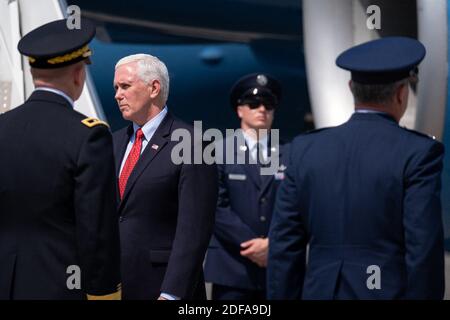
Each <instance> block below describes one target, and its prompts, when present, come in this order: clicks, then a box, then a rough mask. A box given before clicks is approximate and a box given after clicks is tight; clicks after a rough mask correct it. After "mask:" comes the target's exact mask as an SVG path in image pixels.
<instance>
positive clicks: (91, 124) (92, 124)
mask: <svg viewBox="0 0 450 320" xmlns="http://www.w3.org/2000/svg"><path fill="white" fill-rule="evenodd" d="M81 123H82V124H84V125H85V126H86V127H89V128H92V127H95V126H99V125H104V126H107V127H108V128H109V125H108V124H107V123H106V122H105V121H101V120H98V119H96V118H91V117H89V118H86V119H84V120H81Z"/></svg>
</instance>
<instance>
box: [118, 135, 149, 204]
mask: <svg viewBox="0 0 450 320" xmlns="http://www.w3.org/2000/svg"><path fill="white" fill-rule="evenodd" d="M143 137H144V133H143V132H142V129H141V128H139V129H138V130H137V131H136V139H135V140H134V143H133V147H132V148H131V151H130V154H129V155H128V158H127V161H125V165H124V166H123V168H122V172H121V174H120V177H119V192H120V199H122V198H123V193H124V192H125V187H126V186H127V181H128V178H129V177H130V174H131V172H133V169H134V166H135V165H136V162H138V160H139V156H140V155H141V149H142V138H143Z"/></svg>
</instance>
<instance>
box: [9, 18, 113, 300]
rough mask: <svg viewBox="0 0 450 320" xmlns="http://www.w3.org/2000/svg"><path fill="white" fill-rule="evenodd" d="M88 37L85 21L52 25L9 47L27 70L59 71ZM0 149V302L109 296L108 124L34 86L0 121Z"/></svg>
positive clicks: (82, 55) (81, 51) (78, 57)
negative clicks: (14, 48) (76, 27)
mask: <svg viewBox="0 0 450 320" xmlns="http://www.w3.org/2000/svg"><path fill="white" fill-rule="evenodd" d="M94 33H95V29H94V27H93V26H92V25H90V24H89V23H88V22H87V21H82V24H81V29H79V30H69V29H67V27H66V23H65V20H59V21H55V22H51V23H49V24H46V25H44V26H42V27H40V28H38V29H36V30H34V31H32V32H30V33H29V34H28V35H26V36H25V37H24V38H23V39H22V40H21V41H20V42H19V50H20V51H21V52H22V53H23V54H25V55H27V56H28V57H29V61H30V65H31V67H33V68H41V69H48V68H59V67H61V66H66V65H70V64H72V63H74V62H78V61H82V60H84V59H87V58H88V57H89V55H90V50H89V48H88V47H87V43H88V42H89V41H90V40H91V39H92V38H93V36H94ZM43 44H45V45H43ZM0 150H1V157H0V181H1V182H0V299H45V300H53V299H58V300H59V299H86V298H99V296H101V297H102V298H111V299H113V298H114V299H115V298H118V297H119V296H120V284H119V283H120V270H119V265H120V252H119V231H118V222H117V215H116V208H115V196H116V186H115V178H114V176H115V175H114V174H115V172H114V158H113V149H112V137H111V133H110V131H109V128H108V126H107V125H106V124H105V123H104V122H102V121H100V120H97V119H93V118H87V117H86V116H84V115H82V114H80V113H78V112H76V111H74V110H73V101H72V100H71V98H70V97H68V96H67V95H66V94H65V93H64V92H62V91H60V90H56V89H54V88H37V90H35V91H34V92H33V93H32V94H31V96H30V97H29V98H28V99H27V101H26V102H25V103H24V104H23V105H21V106H19V107H17V108H15V109H13V110H11V111H9V112H7V113H5V114H2V115H0ZM86 294H87V295H88V296H86Z"/></svg>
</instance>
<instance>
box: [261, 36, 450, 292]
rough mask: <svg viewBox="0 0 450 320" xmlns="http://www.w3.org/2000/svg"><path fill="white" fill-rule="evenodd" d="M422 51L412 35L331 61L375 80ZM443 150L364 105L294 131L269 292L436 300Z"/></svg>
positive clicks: (394, 76)
mask: <svg viewBox="0 0 450 320" xmlns="http://www.w3.org/2000/svg"><path fill="white" fill-rule="evenodd" d="M424 55H425V48H424V47H423V45H422V44H420V43H419V42H418V41H416V40H413V39H409V38H385V39H381V40H376V41H373V42H369V43H367V44H363V45H360V46H357V47H355V48H352V49H350V50H349V51H347V52H344V53H343V54H342V55H341V56H340V58H339V59H338V60H337V63H338V65H339V66H341V67H343V68H345V69H348V70H350V71H352V79H353V81H357V82H359V83H365V84H371V83H372V84H376V83H380V81H381V82H382V81H385V82H392V81H397V80H399V79H404V78H407V77H408V74H409V72H410V71H411V70H413V69H414V68H415V67H416V66H417V65H418V64H419V62H420V61H421V60H422V59H423V57H424ZM443 154H444V147H443V145H442V144H441V143H439V142H437V141H435V140H434V139H432V138H430V137H428V136H426V135H423V134H421V133H418V132H415V131H412V130H408V129H404V128H402V127H400V126H399V125H398V123H397V122H396V120H394V119H393V118H392V117H391V116H389V115H388V114H386V113H380V112H373V111H370V110H365V111H361V112H356V113H355V114H353V116H352V117H351V118H350V120H348V121H347V122H346V123H344V124H343V125H340V126H338V127H334V128H327V129H322V130H317V131H313V132H311V133H308V134H305V135H302V136H299V137H297V138H296V139H295V140H294V141H293V142H292V145H291V156H290V163H291V165H290V167H289V168H288V170H287V172H286V178H285V180H284V181H283V183H282V185H281V186H280V189H279V193H278V196H277V200H276V204H275V211H274V217H273V219H272V226H271V230H270V235H269V237H270V239H271V243H270V249H269V263H268V296H269V298H271V299H298V298H301V297H303V298H304V299H441V298H442V297H443V294H444V256H443V255H444V251H443V227H442V220H441V219H442V217H441V203H440V190H441V180H440V176H441V172H442V158H443ZM307 244H309V255H308V259H306V247H307ZM306 260H308V263H307V266H306V263H305V262H306Z"/></svg>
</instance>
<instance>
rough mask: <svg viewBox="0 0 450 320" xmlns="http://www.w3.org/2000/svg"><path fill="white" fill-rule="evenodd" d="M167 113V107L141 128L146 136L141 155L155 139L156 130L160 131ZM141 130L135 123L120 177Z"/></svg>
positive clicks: (143, 140) (121, 166) (143, 139)
mask: <svg viewBox="0 0 450 320" xmlns="http://www.w3.org/2000/svg"><path fill="white" fill-rule="evenodd" d="M167 111H168V109H167V106H165V107H164V109H162V110H161V112H160V113H158V114H157V115H156V117H154V118H152V119H150V121H148V122H147V123H146V124H144V125H143V126H142V127H141V129H142V133H143V134H144V137H143V138H142V148H141V154H142V152H144V150H145V148H146V147H147V144H148V142H149V141H150V139H151V138H152V137H153V135H154V134H155V131H156V129H158V127H159V125H160V124H161V122H162V121H163V119H164V117H165V116H166V114H167ZM139 128H140V127H139V126H138V125H137V124H136V123H133V135H132V136H131V139H130V141H129V142H128V145H127V149H126V150H125V155H124V157H123V159H122V164H121V165H120V172H119V175H120V173H122V169H123V166H124V165H125V162H126V160H127V158H128V155H129V154H130V152H131V148H132V147H133V143H134V140H135V139H136V131H137V130H138V129H139Z"/></svg>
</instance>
